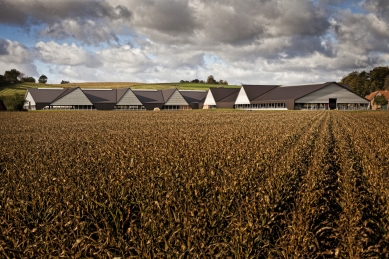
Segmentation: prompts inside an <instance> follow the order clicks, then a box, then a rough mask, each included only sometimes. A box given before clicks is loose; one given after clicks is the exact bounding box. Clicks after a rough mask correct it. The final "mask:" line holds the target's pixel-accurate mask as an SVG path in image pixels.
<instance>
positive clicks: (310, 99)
mask: <svg viewBox="0 0 389 259" xmlns="http://www.w3.org/2000/svg"><path fill="white" fill-rule="evenodd" d="M330 98H336V99H337V100H336V102H337V103H369V101H367V100H365V99H363V98H362V97H359V96H358V95H356V94H354V93H352V92H350V91H348V90H346V89H344V88H343V87H340V86H338V85H336V84H330V85H328V86H326V87H324V88H322V89H320V90H318V91H316V92H313V93H311V94H308V95H306V96H304V97H302V98H300V99H297V100H296V101H295V103H328V100H329V99H330Z"/></svg>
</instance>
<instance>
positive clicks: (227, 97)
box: [209, 88, 240, 103]
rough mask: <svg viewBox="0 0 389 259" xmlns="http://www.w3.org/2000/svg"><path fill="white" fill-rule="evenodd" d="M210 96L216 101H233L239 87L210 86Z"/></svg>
mask: <svg viewBox="0 0 389 259" xmlns="http://www.w3.org/2000/svg"><path fill="white" fill-rule="evenodd" d="M209 90H210V91H211V92H212V96H213V98H214V99H215V101H216V103H217V102H231V101H232V102H235V100H236V97H237V96H238V94H239V90H240V88H210V89H209Z"/></svg>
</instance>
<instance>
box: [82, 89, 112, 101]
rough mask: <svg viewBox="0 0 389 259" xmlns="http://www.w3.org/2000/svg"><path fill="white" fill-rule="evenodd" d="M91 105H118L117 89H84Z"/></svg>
mask: <svg viewBox="0 0 389 259" xmlns="http://www.w3.org/2000/svg"><path fill="white" fill-rule="evenodd" d="M82 91H83V92H84V94H85V95H86V97H87V98H88V99H89V100H90V101H91V103H93V104H96V103H115V104H116V103H117V100H116V99H117V96H116V94H117V91H116V89H110V90H107V89H90V90H88V89H83V90H82Z"/></svg>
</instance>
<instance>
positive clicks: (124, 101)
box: [116, 88, 143, 105]
mask: <svg viewBox="0 0 389 259" xmlns="http://www.w3.org/2000/svg"><path fill="white" fill-rule="evenodd" d="M118 90H119V89H118ZM116 105H143V104H142V103H141V101H139V99H138V97H136V95H135V94H134V92H133V91H132V90H131V89H130V88H128V89H127V91H126V93H125V94H124V95H123V96H122V98H120V100H119V102H118V103H117V104H116Z"/></svg>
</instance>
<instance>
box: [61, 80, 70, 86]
mask: <svg viewBox="0 0 389 259" xmlns="http://www.w3.org/2000/svg"><path fill="white" fill-rule="evenodd" d="M63 84H69V81H65V80H62V81H61V85H63Z"/></svg>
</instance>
